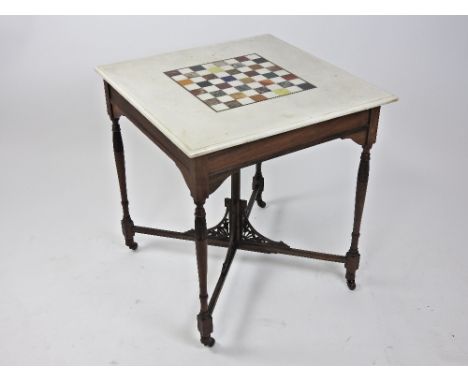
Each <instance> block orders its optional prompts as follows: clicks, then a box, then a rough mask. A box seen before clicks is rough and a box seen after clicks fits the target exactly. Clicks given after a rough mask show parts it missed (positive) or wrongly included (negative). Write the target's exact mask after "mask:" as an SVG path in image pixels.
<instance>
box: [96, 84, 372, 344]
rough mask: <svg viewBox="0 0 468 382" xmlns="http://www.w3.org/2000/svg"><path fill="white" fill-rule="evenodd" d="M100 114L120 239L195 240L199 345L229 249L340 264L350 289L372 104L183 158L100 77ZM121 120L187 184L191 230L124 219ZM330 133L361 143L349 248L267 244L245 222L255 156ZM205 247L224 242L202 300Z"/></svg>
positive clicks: (255, 196) (259, 187) (207, 340)
mask: <svg viewBox="0 0 468 382" xmlns="http://www.w3.org/2000/svg"><path fill="white" fill-rule="evenodd" d="M104 87H105V93H106V101H107V111H108V114H109V117H110V119H111V120H112V132H113V147H114V156H115V163H116V167H117V174H118V178H119V185H120V193H121V198H122V208H123V218H122V231H123V235H124V237H125V244H126V245H127V246H128V247H129V248H131V249H133V250H135V249H136V248H137V243H136V242H135V241H134V236H135V233H141V234H148V235H156V236H163V237H169V238H175V239H182V240H191V241H195V247H196V256H197V267H198V279H199V292H200V293H199V298H200V312H199V314H198V315H197V322H198V330H199V332H200V341H201V342H202V343H203V344H204V345H206V346H213V345H214V342H215V341H214V338H213V337H212V336H211V333H212V332H213V319H212V314H213V311H214V308H215V305H216V301H217V299H218V297H219V294H220V292H221V289H222V287H223V284H224V281H225V279H226V276H227V274H228V272H229V268H230V266H231V263H232V261H233V259H234V256H235V253H236V250H237V249H243V250H249V251H254V252H262V253H277V254H286V255H292V256H300V257H307V258H312V259H320V260H326V261H333V262H337V263H343V264H344V266H345V268H346V275H345V278H346V281H347V285H348V287H349V288H350V289H351V290H353V289H355V287H356V282H355V275H356V271H357V269H358V267H359V258H360V254H359V250H358V242H359V231H360V226H361V218H362V212H363V207H364V200H365V197H366V190H367V181H368V178H369V160H370V149H371V147H372V145H373V144H374V143H375V140H376V135H377V127H378V120H379V112H380V107H376V108H373V109H370V110H365V111H361V112H357V113H354V114H349V115H346V116H343V117H339V118H335V119H332V120H329V121H325V122H321V123H317V124H314V125H310V126H306V127H303V128H300V129H296V130H292V131H289V132H286V133H282V134H278V135H274V136H271V137H267V138H263V139H259V140H257V141H255V142H250V143H245V144H242V145H239V146H235V147H231V148H227V149H224V150H220V151H216V152H214V153H210V154H206V155H202V156H198V157H195V158H189V157H188V156H187V155H186V154H185V153H184V152H182V151H181V150H180V149H179V148H178V147H177V146H176V145H175V144H174V143H172V142H171V141H170V140H169V139H168V138H167V137H166V136H165V135H164V134H163V133H161V131H160V130H158V128H157V126H154V125H153V124H152V123H151V122H149V121H148V119H146V118H145V117H144V116H143V115H142V114H141V113H140V112H139V111H138V110H137V109H136V108H135V107H134V106H132V105H131V104H130V103H129V102H128V101H127V100H126V99H125V98H124V97H122V96H121V95H120V94H119V93H118V92H117V91H116V90H115V89H114V88H113V87H112V86H111V85H109V84H108V83H107V82H105V81H104ZM121 116H125V117H127V118H128V119H129V120H130V121H131V122H132V123H133V124H134V125H135V126H137V127H138V128H139V129H140V130H141V131H142V132H143V133H144V134H145V135H146V136H147V137H148V138H149V139H151V141H153V142H154V143H155V144H156V145H157V146H158V147H159V148H160V149H161V150H163V151H164V152H165V153H166V154H167V155H168V156H169V158H171V159H172V160H173V161H174V163H175V164H176V165H177V167H178V168H179V170H180V171H181V172H182V175H183V177H184V179H185V182H186V183H187V186H188V188H189V189H190V193H191V195H192V197H193V200H194V202H195V228H194V229H192V230H189V231H186V232H176V231H169V230H164V229H156V228H148V227H141V226H138V225H135V224H134V223H133V220H132V219H131V217H130V213H129V208H128V198H127V187H126V177H125V158H124V149H123V143H122V136H121V132H120V125H119V118H120V117H121ZM337 138H342V139H345V138H349V139H352V140H353V141H354V142H356V143H357V144H359V145H361V146H362V154H361V160H360V164H359V170H358V176H357V187H356V199H355V210H354V224H353V231H352V235H351V236H352V240H351V246H350V249H349V251H348V252H347V253H346V255H345V256H341V255H333V254H328V253H320V252H314V251H307V250H302V249H296V248H291V247H290V246H288V245H287V244H285V243H283V242H278V241H273V240H271V239H268V238H266V237H265V236H263V235H261V234H260V233H259V232H258V231H256V230H255V228H253V227H252V225H251V224H250V222H249V220H248V218H249V215H250V212H251V210H252V207H253V205H254V203H255V202H257V204H258V205H259V206H260V207H265V203H264V201H263V200H262V192H263V189H264V180H263V176H262V172H261V163H262V162H263V161H266V160H269V159H272V158H275V157H278V156H281V155H285V154H288V153H291V152H294V151H298V150H302V149H305V148H307V147H311V146H314V145H317V144H320V143H323V142H327V141H330V140H333V139H337ZM250 165H256V172H255V176H254V178H253V184H252V195H251V197H250V199H249V201H248V202H247V201H245V200H242V199H240V169H241V168H243V167H247V166H250ZM228 177H231V198H230V199H226V201H225V204H226V213H225V215H224V217H223V219H222V220H221V221H220V223H218V224H217V225H216V226H214V227H212V228H207V226H206V218H205V209H204V204H205V201H206V199H207V198H208V197H209V195H210V194H211V193H213V192H214V191H215V190H216V189H217V188H218V187H219V186H220V185H221V184H222V182H223V181H224V180H225V179H226V178H228ZM208 245H215V246H221V247H227V248H228V250H227V255H226V260H225V261H224V264H223V267H222V271H221V275H220V277H219V280H218V282H217V284H216V286H215V288H214V291H213V294H212V297H211V299H210V300H208V290H207V271H208V261H207V248H208Z"/></svg>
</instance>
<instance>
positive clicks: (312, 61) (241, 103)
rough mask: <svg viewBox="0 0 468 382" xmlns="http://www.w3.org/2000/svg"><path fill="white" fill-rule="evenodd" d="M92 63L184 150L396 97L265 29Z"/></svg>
mask: <svg viewBox="0 0 468 382" xmlns="http://www.w3.org/2000/svg"><path fill="white" fill-rule="evenodd" d="M97 71H98V73H99V74H100V75H101V76H102V77H103V78H104V79H105V80H106V81H107V82H108V83H109V84H110V85H111V86H112V87H113V88H114V89H116V90H117V91H118V92H119V93H120V94H121V95H122V96H123V97H124V98H125V99H126V100H127V101H128V102H130V103H131V104H132V105H133V106H134V107H135V108H136V109H137V110H138V111H140V112H141V113H142V114H143V115H144V116H145V117H146V118H147V119H148V120H149V121H150V122H151V123H153V124H154V125H155V126H156V127H157V128H158V129H159V130H160V131H161V132H162V133H164V134H165V135H166V136H167V137H168V138H169V139H170V140H171V141H172V142H173V143H174V144H175V145H176V146H177V147H179V148H180V149H181V150H182V151H183V152H184V153H185V154H186V155H187V156H189V157H191V158H193V157H197V156H200V155H204V154H207V153H211V152H215V151H218V150H222V149H226V148H229V147H232V146H236V145H240V144H243V143H247V142H251V141H255V140H258V139H261V138H265V137H268V136H272V135H276V134H280V133H283V132H286V131H290V130H293V129H297V128H300V127H304V126H307V125H311V124H314V123H318V122H323V121H326V120H329V119H333V118H336V117H340V116H343V115H347V114H351V113H355V112H358V111H362V110H368V109H371V108H374V107H377V106H381V105H384V104H387V103H390V102H394V101H396V100H397V97H395V96H394V95H392V94H390V93H387V92H385V91H383V90H380V89H378V88H376V87H375V86H373V85H371V84H369V83H367V82H365V81H363V80H361V79H359V78H357V77H355V76H352V75H351V74H349V73H347V72H345V71H343V70H341V69H339V68H337V67H335V66H333V65H331V64H329V63H327V62H325V61H323V60H321V59H318V58H316V57H314V56H312V55H310V54H309V53H307V52H305V51H303V50H300V49H298V48H296V47H294V46H292V45H290V44H288V43H286V42H284V41H282V40H280V39H278V38H276V37H274V36H271V35H262V36H257V37H252V38H247V39H243V40H237V41H232V42H227V43H224V44H217V45H212V46H207V47H201V48H194V49H189V50H183V51H178V52H174V53H167V54H162V55H158V56H153V57H148V58H142V59H137V60H132V61H126V62H121V63H116V64H110V65H103V66H99V67H98V68H97Z"/></svg>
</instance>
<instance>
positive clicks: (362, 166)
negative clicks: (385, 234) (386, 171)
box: [345, 146, 370, 290]
mask: <svg viewBox="0 0 468 382" xmlns="http://www.w3.org/2000/svg"><path fill="white" fill-rule="evenodd" d="M369 161H370V146H364V147H363V150H362V153H361V161H360V163H359V170H358V176H357V186H356V201H355V206H354V225H353V233H352V234H351V237H352V240H351V247H350V249H349V251H348V253H346V262H345V267H346V282H347V284H348V288H349V289H351V290H354V289H355V288H356V271H357V269H358V268H359V258H360V254H359V249H358V244H359V235H360V233H359V232H360V228H361V219H362V211H363V209H364V201H365V199H366V191H367V181H368V179H369Z"/></svg>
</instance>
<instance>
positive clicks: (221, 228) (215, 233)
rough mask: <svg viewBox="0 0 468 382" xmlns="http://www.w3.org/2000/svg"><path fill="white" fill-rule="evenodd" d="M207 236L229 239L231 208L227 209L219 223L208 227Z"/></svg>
mask: <svg viewBox="0 0 468 382" xmlns="http://www.w3.org/2000/svg"><path fill="white" fill-rule="evenodd" d="M207 237H208V238H211V239H220V240H229V237H230V229H229V210H227V209H226V213H225V214H224V217H223V218H222V219H221V221H220V222H219V223H218V224H216V225H215V226H214V227H211V228H209V229H208V232H207Z"/></svg>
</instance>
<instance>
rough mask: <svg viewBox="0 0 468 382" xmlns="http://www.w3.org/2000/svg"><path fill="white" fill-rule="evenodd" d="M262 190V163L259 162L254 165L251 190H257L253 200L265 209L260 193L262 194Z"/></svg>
mask: <svg viewBox="0 0 468 382" xmlns="http://www.w3.org/2000/svg"><path fill="white" fill-rule="evenodd" d="M264 188H265V180H264V179H263V175H262V163H261V162H259V163H257V164H256V165H255V175H254V177H253V179H252V189H253V190H256V189H258V192H257V197H256V199H255V200H256V202H257V204H258V205H259V206H260V207H262V208H265V206H266V203H265V202H264V201H263V199H262V193H263V189H264Z"/></svg>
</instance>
